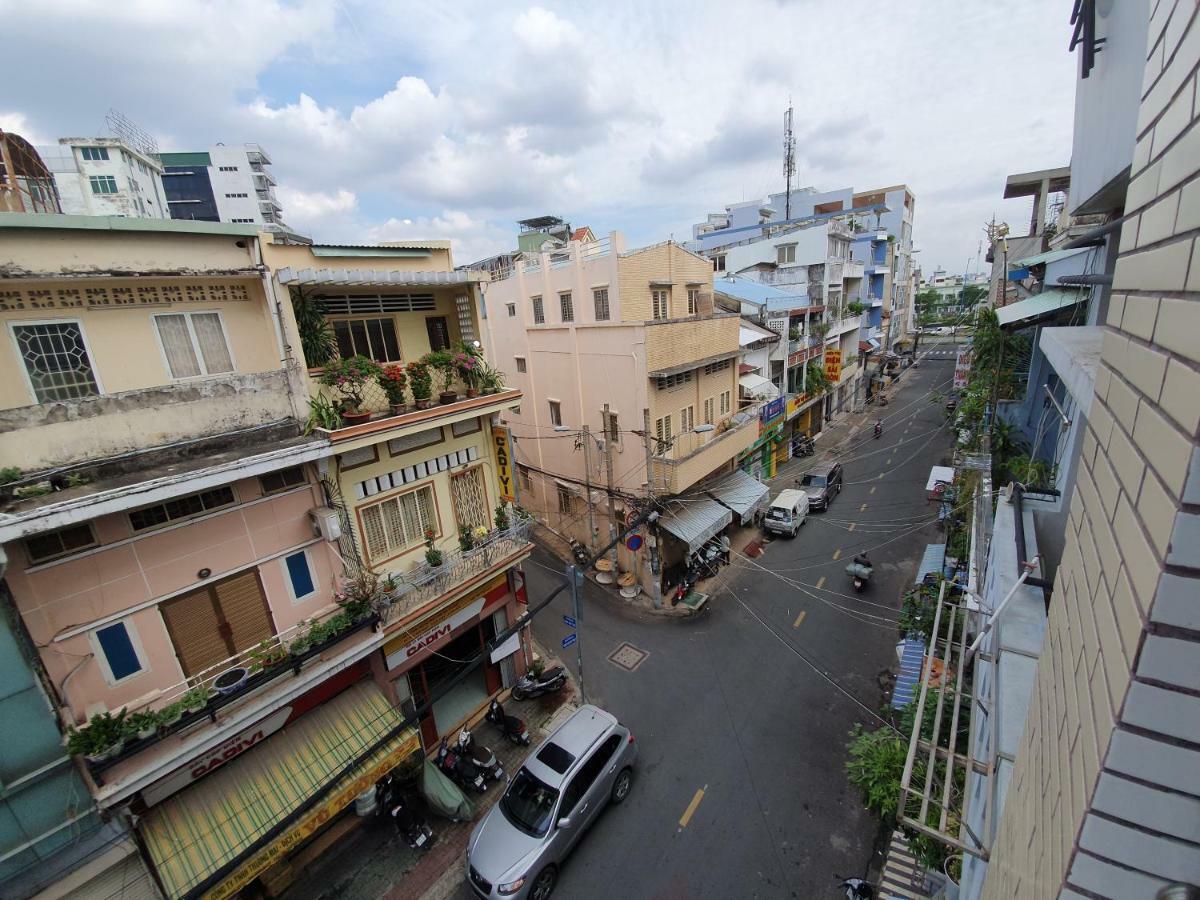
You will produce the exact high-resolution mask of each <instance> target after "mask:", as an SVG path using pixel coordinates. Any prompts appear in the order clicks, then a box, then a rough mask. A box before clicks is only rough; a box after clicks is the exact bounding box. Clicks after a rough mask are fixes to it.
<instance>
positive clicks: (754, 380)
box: [738, 375, 779, 400]
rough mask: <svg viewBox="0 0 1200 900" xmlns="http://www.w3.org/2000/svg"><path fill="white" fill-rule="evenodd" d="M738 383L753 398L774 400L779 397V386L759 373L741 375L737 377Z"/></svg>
mask: <svg viewBox="0 0 1200 900" xmlns="http://www.w3.org/2000/svg"><path fill="white" fill-rule="evenodd" d="M738 384H740V385H741V386H742V387H743V388H745V389H746V393H747V394H749V395H750V396H751V397H753V398H754V399H755V400H775V399H776V398H778V397H779V388H777V387H775V385H773V384H772V383H771V382H769V381H768V380H767V379H765V378H763V377H762V376H761V375H743V376H741V377H740V378H738Z"/></svg>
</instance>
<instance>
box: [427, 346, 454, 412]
mask: <svg viewBox="0 0 1200 900" xmlns="http://www.w3.org/2000/svg"><path fill="white" fill-rule="evenodd" d="M424 362H426V363H428V365H429V367H430V368H431V369H432V370H433V371H435V372H437V374H438V377H439V378H440V379H441V382H442V383H441V391H440V392H439V393H438V402H440V403H453V402H454V401H455V400H457V399H458V392H457V391H454V390H452V389H451V388H452V386H453V384H454V378H455V376H456V375H457V374H458V369H457V368H456V367H455V365H454V354H453V353H451V352H450V351H449V350H434V351H433V352H432V353H427V354H425V356H424Z"/></svg>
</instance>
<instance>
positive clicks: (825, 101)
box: [0, 0, 1076, 272]
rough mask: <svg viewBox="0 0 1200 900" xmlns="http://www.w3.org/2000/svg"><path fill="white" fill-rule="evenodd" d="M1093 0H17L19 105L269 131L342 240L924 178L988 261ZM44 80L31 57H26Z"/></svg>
mask: <svg viewBox="0 0 1200 900" xmlns="http://www.w3.org/2000/svg"><path fill="white" fill-rule="evenodd" d="M1070 10H1071V3H1070V0H1058V2H1054V0H1010V2H1006V3H1004V4H993V3H985V2H982V0H975V2H967V3H964V2H962V0H910V2H906V3H893V4H880V3H869V2H860V0H736V2H721V3H718V2H708V0H692V2H689V3H674V2H653V3H646V2H631V0H609V2H605V3H588V4H583V3H577V2H572V3H558V4H553V5H547V6H541V5H537V4H536V3H507V2H503V0H499V2H496V0H492V2H484V3H476V2H473V0H457V2H453V3H441V2H436V3H430V2H425V3H419V4H417V3H407V2H400V0H390V2H346V0H291V2H285V0H255V2H245V0H209V2H197V0H170V2H166V0H124V2H122V3H119V4H118V3H112V2H91V0H38V2H37V3H29V2H27V0H0V19H2V20H3V21H4V22H5V30H6V40H5V61H6V67H5V68H6V71H7V72H8V73H9V74H10V77H9V79H7V85H8V90H6V91H5V92H4V96H0V128H4V129H5V130H12V131H16V132H17V133H19V134H22V135H23V136H24V137H26V138H28V139H30V140H31V141H33V142H34V143H35V144H43V143H53V142H55V141H56V140H57V138H59V137H63V136H99V135H105V134H107V133H108V132H107V128H106V126H105V121H104V120H105V113H106V112H107V111H108V110H109V109H110V108H115V109H118V110H120V111H121V112H122V113H124V114H125V115H126V116H127V117H129V118H130V119H132V120H133V121H134V122H136V123H137V124H138V125H139V126H141V127H142V128H143V129H145V130H146V131H148V132H150V133H151V134H153V135H154V136H155V137H156V139H157V140H158V143H159V146H160V148H161V149H163V150H198V149H204V148H206V147H208V146H210V145H212V144H215V143H217V142H223V143H226V144H236V143H243V142H256V143H258V144H261V145H262V146H263V147H264V148H265V149H266V150H267V152H268V153H269V154H270V156H271V158H272V159H273V162H274V166H273V171H274V173H275V177H276V178H277V180H278V182H279V187H278V195H279V199H280V202H281V203H282V204H283V207H284V217H285V219H286V220H287V222H288V223H289V224H290V225H291V226H292V227H293V228H294V229H295V230H297V231H299V232H301V233H304V234H308V235H311V236H312V237H314V238H315V239H317V240H319V241H326V242H332V241H358V242H370V241H378V240H400V239H405V238H449V239H451V240H452V241H453V246H454V256H455V261H456V262H458V263H465V262H470V261H472V260H475V259H479V258H482V257H484V256H487V255H490V254H492V253H496V252H500V251H503V250H507V249H511V248H512V247H514V246H515V232H516V226H515V224H514V223H515V222H516V220H518V219H522V218H528V217H530V216H535V215H545V214H550V215H559V216H562V217H563V218H565V219H567V220H568V221H570V222H571V223H573V224H574V225H575V226H577V227H578V226H581V225H590V226H591V227H592V228H593V230H594V231H596V233H597V234H604V233H607V232H608V231H611V230H620V231H622V232H624V233H625V235H626V238H627V240H628V242H629V246H631V247H633V246H638V245H642V244H648V243H653V242H656V241H660V240H665V239H667V238H671V237H673V238H675V239H676V240H686V239H688V238H690V236H691V225H692V224H693V223H696V222H700V221H703V219H704V217H705V216H706V215H707V214H708V213H709V212H718V211H720V210H722V209H723V208H724V206H725V205H727V204H729V203H737V202H741V201H743V200H753V199H758V198H761V197H765V196H766V195H767V194H768V193H769V192H774V191H780V190H782V189H783V175H782V137H783V124H782V120H783V112H784V110H785V109H786V107H787V105H788V102H789V100H790V101H791V102H792V104H793V105H794V107H795V122H796V129H795V130H796V136H797V154H796V168H797V173H798V177H797V184H798V185H812V186H814V187H817V188H818V189H820V190H833V189H837V188H843V187H853V188H854V189H855V190H865V189H868V188H873V187H881V186H887V185H892V184H899V183H905V184H907V185H909V187H910V188H911V189H912V191H913V192H914V194H915V195H916V198H917V206H916V219H915V224H914V242H915V245H916V246H917V247H918V248H920V250H921V255H920V256H919V257H918V261H919V262H920V263H921V265H922V267H923V268H924V269H925V270H926V271H927V272H928V271H930V270H932V269H933V268H936V267H942V268H946V269H948V270H950V271H953V272H960V271H963V270H964V269H966V268H968V267H969V266H972V265H973V264H972V263H971V260H972V258H973V257H976V256H977V251H978V247H979V243H980V241H981V240H982V239H983V224H984V222H985V221H987V220H989V219H991V217H992V216H993V215H995V216H996V217H997V219H998V220H1005V221H1009V222H1011V223H1012V224H1013V225H1014V226H1016V227H1014V232H1015V233H1020V232H1019V231H1018V227H1023V226H1024V223H1025V222H1027V219H1028V205H1027V203H1022V202H1021V201H1004V200H1002V199H1001V193H1002V191H1003V187H1004V179H1005V177H1006V176H1007V175H1008V174H1009V173H1013V172H1024V171H1030V170H1035V169H1043V168H1050V167H1054V166H1060V165H1067V164H1068V163H1069V161H1070V150H1071V129H1072V116H1073V103H1074V87H1075V65H1076V61H1075V59H1074V57H1073V56H1072V55H1071V54H1069V53H1068V52H1067V44H1068V41H1069V38H1070V28H1069V25H1068V19H1069V17H1070ZM22 71H23V72H26V73H28V77H23V78H19V79H16V78H13V77H11V76H12V73H14V72H22Z"/></svg>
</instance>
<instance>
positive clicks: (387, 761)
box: [205, 731, 420, 900]
mask: <svg viewBox="0 0 1200 900" xmlns="http://www.w3.org/2000/svg"><path fill="white" fill-rule="evenodd" d="M419 746H420V742H419V740H418V738H417V733H416V732H415V731H413V732H410V734H409V736H408V738H406V739H405V741H404V742H403V743H402V744H399V745H397V746H396V748H395V749H393V750H391V751H389V752H388V753H387V755H386V756H384V757H382V758H381V759H379V760H378V761H377V762H376V763H375V764H374V765H372V766H370V767H369V768H367V769H364V770H363V771H362V773H361V774H360V775H359V776H358V777H357V778H355V779H353V780H352V781H349V782H347V783H346V784H344V785H342V786H341V787H340V788H338V789H337V790H336V791H334V792H333V793H331V794H330V795H329V796H328V797H326V798H325V802H324V803H322V804H320V805H319V806H316V807H314V808H313V809H311V810H309V811H308V813H306V814H305V815H304V816H303V817H302V818H301V819H300V821H299V822H298V823H297V824H296V827H294V828H292V829H291V830H290V831H288V832H287V833H285V834H284V835H282V836H281V837H279V838H278V839H277V840H276V841H275V842H274V843H272V844H268V845H267V846H266V847H265V848H264V849H263V850H262V851H260V852H259V853H256V854H255V855H254V856H252V857H250V860H249V862H247V863H246V864H245V865H244V866H242V867H241V868H240V869H238V870H237V871H236V872H234V873H233V875H231V876H230V877H229V878H226V879H225V880H224V881H222V882H221V883H220V884H219V885H217V886H216V887H215V888H213V889H212V890H211V891H209V892H208V893H207V894H206V895H205V900H225V898H226V897H232V896H233V895H234V894H236V893H237V892H238V891H240V890H241V889H242V888H244V887H245V886H246V885H248V884H249V883H250V882H251V881H253V880H254V879H255V878H257V877H258V876H259V875H260V874H261V873H263V872H265V871H266V870H267V869H269V868H271V866H273V865H275V864H276V863H278V862H280V861H281V860H283V859H286V858H287V855H288V854H289V853H291V852H292V851H293V850H295V849H296V848H297V847H299V846H300V844H302V843H304V841H306V840H308V838H310V837H312V835H313V834H315V833H316V832H317V830H318V829H320V828H321V827H322V826H324V825H325V824H326V823H327V822H329V821H330V820H331V819H332V818H333V817H334V816H336V815H337V814H338V813H339V812H341V811H342V810H343V809H345V808H346V807H347V806H349V805H350V804H351V803H352V802H353V801H354V798H355V797H357V796H358V795H359V794H361V793H363V792H365V791H367V790H369V789H370V788H371V787H373V786H374V784H375V782H377V781H378V780H379V779H380V778H382V777H383V776H384V775H386V774H387V773H388V772H390V771H391V770H392V769H394V768H396V766H398V765H399V764H400V763H401V762H403V761H404V760H405V759H406V758H407V757H409V756H411V755H412V754H413V753H415V752H416V751H417V750H418V748H419Z"/></svg>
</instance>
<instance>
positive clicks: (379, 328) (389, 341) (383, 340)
mask: <svg viewBox="0 0 1200 900" xmlns="http://www.w3.org/2000/svg"><path fill="white" fill-rule="evenodd" d="M333 336H334V338H336V340H337V345H338V355H339V356H341V357H342V359H349V358H350V357H352V356H365V357H367V358H368V359H373V360H375V361H376V362H400V360H401V356H400V340H399V338H397V337H396V321H395V319H393V318H392V317H391V316H388V317H387V318H381V319H336V320H334V322H333Z"/></svg>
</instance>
